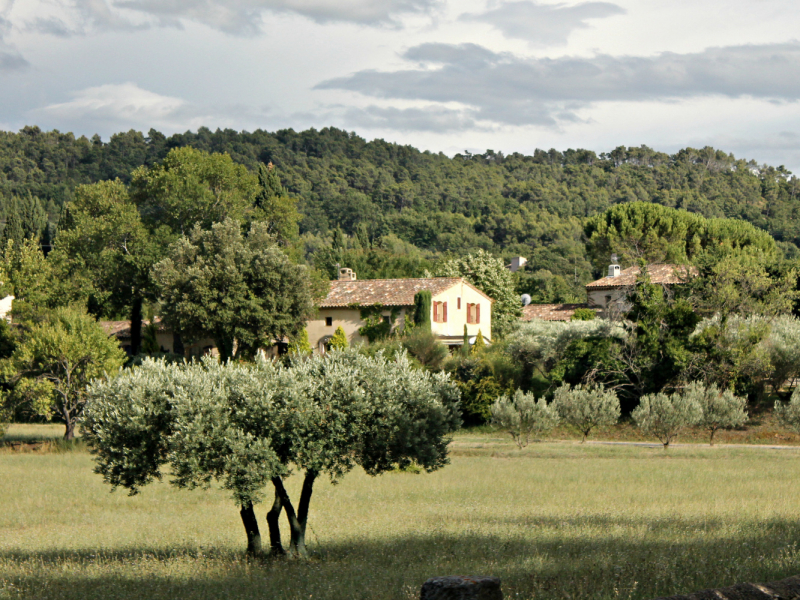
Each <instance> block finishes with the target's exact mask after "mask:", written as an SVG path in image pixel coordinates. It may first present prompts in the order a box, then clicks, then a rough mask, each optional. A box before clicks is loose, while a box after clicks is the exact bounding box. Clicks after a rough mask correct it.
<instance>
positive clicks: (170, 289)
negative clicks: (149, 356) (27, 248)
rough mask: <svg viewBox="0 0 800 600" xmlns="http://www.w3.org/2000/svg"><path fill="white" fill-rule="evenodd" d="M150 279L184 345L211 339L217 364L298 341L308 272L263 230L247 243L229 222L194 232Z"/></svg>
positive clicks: (307, 310)
mask: <svg viewBox="0 0 800 600" xmlns="http://www.w3.org/2000/svg"><path fill="white" fill-rule="evenodd" d="M153 277H154V279H155V281H156V282H157V284H158V285H159V288H160V292H161V299H162V312H163V316H164V317H165V318H166V320H167V322H169V323H170V324H171V325H172V326H173V327H174V328H175V329H176V330H177V331H179V332H180V333H181V335H184V336H186V337H188V338H190V339H202V338H204V337H211V338H212V339H214V341H215V342H216V344H217V347H218V348H219V350H220V354H221V355H222V356H223V357H224V358H228V357H234V356H253V355H255V353H256V352H257V350H258V349H259V348H263V347H268V346H270V345H271V344H272V342H273V341H274V340H282V339H283V338H284V337H288V338H290V339H291V338H293V337H295V336H297V335H299V334H300V332H301V331H302V329H303V328H304V327H305V325H306V321H307V319H308V318H309V316H310V315H311V313H312V310H313V298H312V284H311V279H310V277H309V274H308V270H307V269H306V267H304V266H299V265H295V264H293V263H292V262H291V261H290V260H289V259H288V258H287V256H286V255H285V254H284V253H283V252H281V250H280V249H279V248H278V247H277V246H276V245H275V241H274V238H273V237H272V236H271V235H270V234H269V232H268V231H267V227H266V225H264V224H263V223H257V222H256V223H253V224H252V225H251V227H250V231H249V234H248V235H247V236H244V235H242V231H241V226H240V225H239V223H238V222H236V221H234V220H233V219H226V220H225V221H224V222H222V223H217V224H215V225H213V226H212V227H211V230H209V231H204V230H202V229H201V228H200V226H199V225H196V226H195V228H194V230H192V232H191V233H190V235H189V236H188V237H182V238H181V239H180V240H178V241H177V242H175V243H174V244H173V245H172V246H171V247H170V250H169V253H168V255H167V257H166V258H165V259H164V260H162V261H161V262H160V263H158V264H157V265H156V266H155V267H154V268H153Z"/></svg>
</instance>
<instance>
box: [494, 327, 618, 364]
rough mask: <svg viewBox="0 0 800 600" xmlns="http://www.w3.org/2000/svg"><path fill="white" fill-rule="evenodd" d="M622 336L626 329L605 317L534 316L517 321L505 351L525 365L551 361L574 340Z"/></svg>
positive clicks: (559, 355)
mask: <svg viewBox="0 0 800 600" xmlns="http://www.w3.org/2000/svg"><path fill="white" fill-rule="evenodd" d="M624 336H625V330H624V329H623V327H622V326H621V325H620V324H619V323H618V322H613V321H607V320H604V319H593V320H591V321H566V322H564V321H543V320H539V319H534V320H533V321H528V322H527V323H522V324H520V325H519V326H518V327H517V329H516V330H515V331H514V333H512V334H511V335H510V336H509V337H508V352H509V354H510V355H511V357H512V358H514V359H515V360H519V361H522V362H524V363H527V364H538V363H547V362H551V363H554V362H556V361H558V359H559V358H561V356H562V354H563V352H564V350H566V348H567V346H568V345H569V343H570V342H572V341H573V340H581V339H584V338H587V337H617V338H623V337H624Z"/></svg>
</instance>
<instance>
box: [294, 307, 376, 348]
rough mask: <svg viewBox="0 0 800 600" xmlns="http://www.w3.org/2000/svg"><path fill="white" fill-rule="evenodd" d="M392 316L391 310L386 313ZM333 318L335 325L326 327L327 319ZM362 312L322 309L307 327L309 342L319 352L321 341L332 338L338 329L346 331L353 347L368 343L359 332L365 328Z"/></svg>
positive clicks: (351, 309)
mask: <svg viewBox="0 0 800 600" xmlns="http://www.w3.org/2000/svg"><path fill="white" fill-rule="evenodd" d="M384 312H385V314H387V315H390V314H391V310H390V309H387V310H386V311H384ZM326 317H331V318H332V319H333V324H332V325H331V326H330V327H328V326H327V325H325V318H326ZM363 325H364V322H363V321H362V320H361V312H360V311H359V310H358V309H356V308H320V309H319V314H318V315H317V316H316V317H315V318H314V319H312V320H310V321H309V322H308V324H307V325H306V330H307V331H308V342H309V344H311V347H312V348H313V349H314V351H315V352H317V351H319V344H320V341H321V340H323V339H325V338H327V337H330V336H332V335H333V334H334V333H335V332H336V328H337V327H341V328H342V329H344V333H345V335H347V341H348V342H349V343H350V345H351V346H352V345H353V344H355V343H358V342H366V341H367V340H366V338H363V337H361V335H359V333H358V330H359V329H360V328H361V327H363Z"/></svg>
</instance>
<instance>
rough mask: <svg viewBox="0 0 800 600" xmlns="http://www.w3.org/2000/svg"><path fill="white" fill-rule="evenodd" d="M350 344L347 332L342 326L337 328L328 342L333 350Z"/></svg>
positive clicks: (342, 348)
mask: <svg viewBox="0 0 800 600" xmlns="http://www.w3.org/2000/svg"><path fill="white" fill-rule="evenodd" d="M349 345H350V344H349V343H348V342H347V334H345V332H344V329H342V326H341V325H339V327H337V328H336V331H334V332H333V337H331V339H330V341H329V342H328V348H330V349H331V350H344V349H345V348H347V347H348V346H349Z"/></svg>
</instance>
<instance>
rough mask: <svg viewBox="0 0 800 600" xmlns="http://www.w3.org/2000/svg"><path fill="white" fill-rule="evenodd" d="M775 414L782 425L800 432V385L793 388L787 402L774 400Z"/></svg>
mask: <svg viewBox="0 0 800 600" xmlns="http://www.w3.org/2000/svg"><path fill="white" fill-rule="evenodd" d="M775 416H776V417H778V423H780V424H781V425H782V426H783V427H786V428H788V429H791V430H792V431H796V432H798V433H800V386H798V387H796V388H794V391H793V392H792V397H791V398H789V402H781V401H780V400H777V401H776V402H775Z"/></svg>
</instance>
